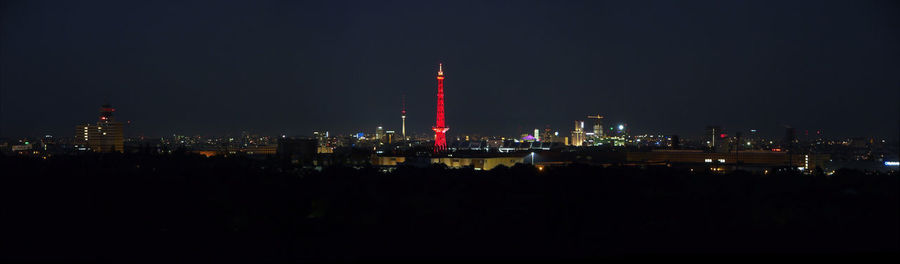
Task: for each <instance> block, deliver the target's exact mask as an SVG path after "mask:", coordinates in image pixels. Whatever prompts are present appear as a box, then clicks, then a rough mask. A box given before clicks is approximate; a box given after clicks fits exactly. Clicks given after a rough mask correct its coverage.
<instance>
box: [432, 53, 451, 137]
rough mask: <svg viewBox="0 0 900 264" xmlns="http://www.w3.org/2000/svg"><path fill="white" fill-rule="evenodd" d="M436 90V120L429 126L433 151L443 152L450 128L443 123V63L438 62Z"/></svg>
mask: <svg viewBox="0 0 900 264" xmlns="http://www.w3.org/2000/svg"><path fill="white" fill-rule="evenodd" d="M437 80H438V92H437V120H435V124H434V126H433V127H431V130H434V152H435V153H438V152H443V151H446V150H447V136H446V135H445V134H446V133H447V130H450V128H449V127H447V125H446V123H444V65H443V64H438V75H437Z"/></svg>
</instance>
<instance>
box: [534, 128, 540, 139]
mask: <svg viewBox="0 0 900 264" xmlns="http://www.w3.org/2000/svg"><path fill="white" fill-rule="evenodd" d="M534 141H541V130H540V129H537V128H535V129H534Z"/></svg>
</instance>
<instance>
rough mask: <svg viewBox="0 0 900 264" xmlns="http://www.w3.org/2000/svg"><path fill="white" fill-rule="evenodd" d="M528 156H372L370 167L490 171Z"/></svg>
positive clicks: (514, 163) (518, 154) (518, 161)
mask: <svg viewBox="0 0 900 264" xmlns="http://www.w3.org/2000/svg"><path fill="white" fill-rule="evenodd" d="M527 156H528V154H523V153H515V154H469V155H454V157H392V156H373V157H372V165H376V166H397V165H410V166H419V167H422V166H429V165H431V164H444V165H446V166H447V167H449V168H456V169H458V168H464V167H471V168H473V169H475V170H491V169H493V168H495V167H497V166H499V165H503V166H507V167H512V166H513V165H516V164H518V163H522V161H523V160H524V159H525V157H527Z"/></svg>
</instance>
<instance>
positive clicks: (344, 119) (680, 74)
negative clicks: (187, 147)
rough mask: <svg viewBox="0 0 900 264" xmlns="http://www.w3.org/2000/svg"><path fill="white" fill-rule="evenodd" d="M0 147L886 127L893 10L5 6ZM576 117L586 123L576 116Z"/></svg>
mask: <svg viewBox="0 0 900 264" xmlns="http://www.w3.org/2000/svg"><path fill="white" fill-rule="evenodd" d="M0 5H2V7H0V9H2V10H0V110H2V112H0V137H17V136H38V135H43V134H53V135H57V136H72V135H71V134H72V133H73V132H72V131H73V127H74V126H75V125H76V124H79V123H82V122H88V121H90V122H93V121H95V120H96V116H97V111H98V109H99V107H100V105H101V104H103V103H107V102H108V103H111V104H113V105H114V106H115V107H116V108H117V110H118V111H117V117H118V119H119V120H131V121H132V122H133V124H132V126H131V127H129V128H128V130H127V131H126V135H145V136H149V137H159V136H167V135H168V136H170V135H172V134H176V133H177V134H187V135H196V134H203V135H225V134H236V133H239V132H240V131H243V130H246V131H250V132H256V133H260V134H268V135H280V134H287V135H311V134H312V131H314V130H329V131H331V132H332V133H335V134H337V133H345V134H346V133H350V132H357V131H365V132H369V133H372V132H374V129H375V127H376V126H378V125H379V124H381V125H384V126H385V127H386V129H392V130H397V131H398V133H399V130H400V106H401V95H402V94H405V95H406V104H407V109H408V112H409V113H408V122H407V129H408V131H411V132H419V133H426V132H430V127H431V126H432V125H433V124H434V119H435V116H434V111H435V110H434V105H435V97H434V94H435V92H436V84H437V81H436V80H435V75H436V72H437V64H438V63H439V62H443V63H444V66H445V67H444V72H445V74H446V76H447V79H446V81H445V89H446V100H447V101H446V118H447V125H448V126H449V127H450V128H451V129H450V131H449V132H448V135H449V137H455V136H456V135H459V134H462V133H473V134H481V135H500V136H509V135H518V134H519V133H522V132H525V131H529V130H533V129H534V128H543V127H544V126H545V125H550V126H551V127H552V128H553V129H555V130H559V131H560V133H562V134H565V135H568V134H569V131H570V130H572V126H573V121H574V120H576V119H577V120H586V118H585V116H586V115H588V114H598V113H599V114H602V115H604V116H606V117H607V122H609V123H618V122H625V123H627V124H628V125H629V126H630V127H631V129H632V131H633V132H635V133H644V132H652V133H664V134H680V135H683V136H699V135H700V134H701V133H703V129H704V127H705V126H706V125H713V124H717V125H721V126H723V127H724V128H725V129H726V130H727V131H729V132H732V131H736V130H746V129H758V130H760V131H761V132H762V133H763V134H765V135H771V136H780V135H782V133H783V132H782V130H783V128H784V127H785V126H792V127H795V128H797V129H798V132H801V133H802V131H803V130H807V129H808V130H810V131H813V130H816V129H821V130H823V131H824V132H825V133H826V135H828V136H835V137H837V136H888V137H891V138H896V137H897V135H898V123H900V122H898V120H900V106H898V104H900V103H898V101H900V99H898V98H900V4H898V2H897V1H756V0H753V1H606V2H604V1H583V2H582V1H541V2H527V1H498V2H494V1H471V2H463V1H434V2H427V3H426V2H425V1H409V2H402V1H359V2H341V1H312V2H308V3H304V2H296V1H271V2H269V1H239V2H237V1H235V2H230V1H171V2H169V1H34V0H29V1H3V2H0ZM587 124H588V125H590V124H591V122H587Z"/></svg>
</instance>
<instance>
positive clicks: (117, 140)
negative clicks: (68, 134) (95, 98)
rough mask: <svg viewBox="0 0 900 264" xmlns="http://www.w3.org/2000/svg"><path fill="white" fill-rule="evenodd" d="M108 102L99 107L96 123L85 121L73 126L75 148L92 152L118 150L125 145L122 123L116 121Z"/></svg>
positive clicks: (120, 150) (121, 150) (113, 110)
mask: <svg viewBox="0 0 900 264" xmlns="http://www.w3.org/2000/svg"><path fill="white" fill-rule="evenodd" d="M115 111H116V109H115V108H112V106H110V105H109V104H105V105H103V106H102V107H101V108H100V120H99V121H98V122H97V123H96V124H90V123H85V124H81V125H78V126H76V127H75V149H76V150H80V151H94V152H119V153H122V152H123V150H124V146H125V137H124V134H123V132H122V130H123V129H122V127H123V125H122V123H120V122H116V121H115V120H114V117H113V112H115Z"/></svg>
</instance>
